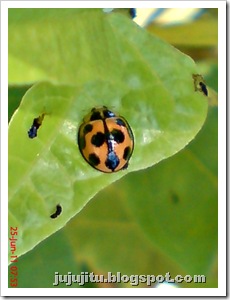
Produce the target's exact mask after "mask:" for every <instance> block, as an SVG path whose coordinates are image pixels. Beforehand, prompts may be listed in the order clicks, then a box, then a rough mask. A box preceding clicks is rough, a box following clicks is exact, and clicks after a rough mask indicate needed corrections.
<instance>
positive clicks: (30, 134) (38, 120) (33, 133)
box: [28, 113, 45, 139]
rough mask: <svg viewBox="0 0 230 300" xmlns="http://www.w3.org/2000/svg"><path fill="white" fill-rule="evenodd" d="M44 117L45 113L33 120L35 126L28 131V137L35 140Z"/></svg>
mask: <svg viewBox="0 0 230 300" xmlns="http://www.w3.org/2000/svg"><path fill="white" fill-rule="evenodd" d="M44 116H45V114H44V113H43V114H42V115H41V116H39V117H37V118H35V119H34V120H33V124H32V126H31V128H30V129H29V130H28V137H29V138H30V139H33V138H35V137H36V136H37V131H38V129H39V127H40V126H41V125H42V121H43V119H44Z"/></svg>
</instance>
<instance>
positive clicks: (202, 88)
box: [199, 82, 208, 96]
mask: <svg viewBox="0 0 230 300" xmlns="http://www.w3.org/2000/svg"><path fill="white" fill-rule="evenodd" d="M199 85H200V87H201V90H202V92H203V93H204V94H205V96H208V90H207V87H206V85H205V84H204V83H203V82H200V83H199Z"/></svg>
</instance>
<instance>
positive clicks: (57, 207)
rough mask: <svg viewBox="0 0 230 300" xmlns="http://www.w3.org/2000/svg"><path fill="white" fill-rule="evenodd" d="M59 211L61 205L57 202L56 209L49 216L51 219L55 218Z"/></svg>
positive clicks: (60, 210)
mask: <svg viewBox="0 0 230 300" xmlns="http://www.w3.org/2000/svg"><path fill="white" fill-rule="evenodd" d="M61 212H62V207H61V205H60V204H58V205H57V206H56V211H55V213H53V214H52V215H51V216H50V218H51V219H56V218H57V217H58V216H59V215H60V214H61Z"/></svg>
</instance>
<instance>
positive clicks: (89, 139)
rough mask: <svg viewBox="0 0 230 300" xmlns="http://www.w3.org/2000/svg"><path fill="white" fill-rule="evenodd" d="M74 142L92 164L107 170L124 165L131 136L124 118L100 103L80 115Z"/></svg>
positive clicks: (125, 165) (130, 153)
mask: <svg viewBox="0 0 230 300" xmlns="http://www.w3.org/2000/svg"><path fill="white" fill-rule="evenodd" d="M78 145H79V149H80V152H81V154H82V156H83V157H84V159H85V160H86V161H87V162H88V163H89V164H90V165H91V166H92V167H93V168H95V169H97V170H99V171H101V172H104V173H111V172H117V171H120V170H122V169H126V168H127V167H128V162H129V159H130V157H131V155H132V153H133V148H134V137H133V133H132V130H131V128H130V126H129V124H128V122H127V121H126V120H125V118H123V117H121V116H119V115H116V114H115V113H113V112H112V111H111V110H109V109H108V108H107V107H106V106H103V107H100V108H93V109H92V110H91V112H90V114H88V115H87V116H86V117H85V118H84V119H83V123H82V124H81V125H80V127H79V130H78Z"/></svg>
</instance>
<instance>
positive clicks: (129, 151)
mask: <svg viewBox="0 0 230 300" xmlns="http://www.w3.org/2000/svg"><path fill="white" fill-rule="evenodd" d="M130 154H131V148H130V147H126V148H125V150H124V153H123V158H124V159H125V160H128V159H129V157H130Z"/></svg>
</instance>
